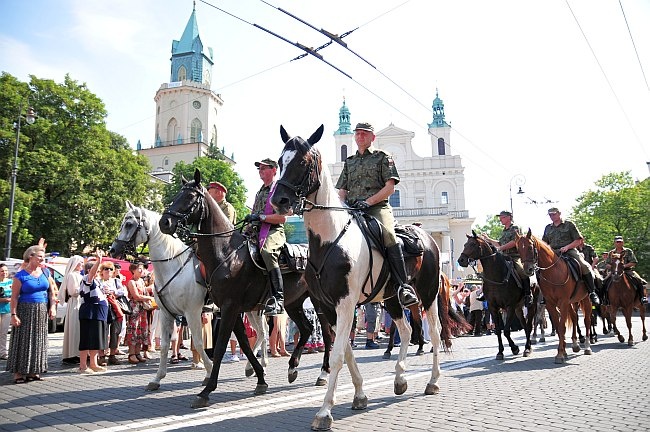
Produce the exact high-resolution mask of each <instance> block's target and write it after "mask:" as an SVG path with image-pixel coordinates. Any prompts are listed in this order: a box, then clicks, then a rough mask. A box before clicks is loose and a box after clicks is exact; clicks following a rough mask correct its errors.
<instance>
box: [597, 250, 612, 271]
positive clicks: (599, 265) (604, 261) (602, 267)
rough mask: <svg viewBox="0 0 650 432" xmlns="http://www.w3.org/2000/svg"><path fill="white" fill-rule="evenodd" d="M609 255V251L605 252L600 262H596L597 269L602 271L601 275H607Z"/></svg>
mask: <svg viewBox="0 0 650 432" xmlns="http://www.w3.org/2000/svg"><path fill="white" fill-rule="evenodd" d="M608 257H609V252H603V253H602V255H601V257H600V259H599V260H598V263H597V264H596V270H598V273H600V275H601V276H603V277H605V275H606V274H607V258H608Z"/></svg>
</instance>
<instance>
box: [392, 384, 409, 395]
mask: <svg viewBox="0 0 650 432" xmlns="http://www.w3.org/2000/svg"><path fill="white" fill-rule="evenodd" d="M408 386H409V385H408V383H407V382H406V381H404V382H403V383H395V385H394V388H393V390H394V391H395V394H396V395H401V394H404V392H405V391H406V389H407V388H408Z"/></svg>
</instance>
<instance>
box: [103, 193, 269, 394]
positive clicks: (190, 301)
mask: <svg viewBox="0 0 650 432" xmlns="http://www.w3.org/2000/svg"><path fill="white" fill-rule="evenodd" d="M126 208H127V212H126V214H125V215H124V218H123V219H122V225H121V226H120V232H119V233H118V235H117V238H116V239H115V241H114V242H113V244H112V245H111V249H110V251H109V254H110V255H111V256H112V257H114V258H122V257H124V256H125V255H126V254H132V255H135V254H136V248H137V247H138V245H141V244H148V245H149V258H151V262H152V264H153V268H154V274H155V275H156V288H157V289H156V290H155V293H154V295H155V297H156V302H157V304H158V305H159V309H160V310H159V312H158V313H160V320H161V321H160V328H161V334H160V345H161V350H160V365H159V366H158V373H157V374H156V376H155V378H154V379H153V380H152V381H151V382H149V384H148V385H147V390H158V389H159V388H160V381H161V380H162V379H163V378H165V376H166V375H167V356H168V353H169V339H170V335H171V333H172V331H173V328H174V320H175V319H176V317H177V316H179V315H182V316H184V317H185V318H186V319H187V323H188V326H189V328H190V331H191V333H192V341H193V343H194V347H195V348H196V350H197V351H198V352H199V354H200V355H201V359H202V360H203V363H204V365H205V370H206V377H205V380H204V381H203V385H205V384H207V381H208V379H209V378H210V373H211V371H212V361H211V360H210V357H208V355H207V354H206V353H205V350H204V349H203V338H202V337H201V327H202V324H201V310H202V309H203V305H204V303H205V298H206V295H207V289H206V287H205V286H204V285H203V284H201V283H199V282H197V278H201V276H200V274H199V275H197V274H196V269H195V268H196V265H197V262H196V260H197V258H196V255H195V254H194V251H193V249H192V248H191V247H188V246H187V245H185V243H183V242H182V241H181V240H180V239H178V238H177V237H172V236H168V235H165V234H163V233H162V232H161V231H160V228H159V227H158V223H159V221H160V217H161V216H160V214H158V213H156V212H154V211H151V210H146V209H144V208H141V207H137V206H134V205H133V204H131V202H129V201H127V202H126ZM248 318H249V321H250V323H251V326H252V327H253V328H255V330H256V331H257V334H259V335H267V334H268V326H267V325H266V320H264V319H262V317H261V316H260V315H259V314H255V313H251V314H248ZM260 348H261V349H262V366H264V367H266V365H267V364H268V356H267V355H266V340H265V338H264V337H263V336H262V337H258V338H257V342H256V344H255V347H254V348H253V352H257V350H258V349H260ZM245 370H246V376H251V375H252V374H253V367H252V365H251V363H250V362H247V364H246V368H245Z"/></svg>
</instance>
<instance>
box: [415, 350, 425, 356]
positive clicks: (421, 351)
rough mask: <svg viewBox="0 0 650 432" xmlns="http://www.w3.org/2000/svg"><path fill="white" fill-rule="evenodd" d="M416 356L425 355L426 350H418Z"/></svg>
mask: <svg viewBox="0 0 650 432" xmlns="http://www.w3.org/2000/svg"><path fill="white" fill-rule="evenodd" d="M415 355H416V356H421V355H424V350H423V349H418V350H417V351H416V352H415Z"/></svg>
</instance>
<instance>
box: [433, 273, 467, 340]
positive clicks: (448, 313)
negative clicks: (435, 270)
mask: <svg viewBox="0 0 650 432" xmlns="http://www.w3.org/2000/svg"><path fill="white" fill-rule="evenodd" d="M450 291H451V285H450V283H449V279H448V278H447V276H446V275H445V274H444V273H440V288H439V289H438V318H439V319H440V339H441V341H442V343H443V350H444V351H445V352H448V351H450V350H451V345H452V342H451V338H452V336H460V335H461V334H463V333H467V332H469V331H470V330H471V329H472V326H471V325H470V324H469V323H468V322H467V320H465V317H464V316H463V315H461V314H459V313H458V312H457V311H456V310H455V309H454V308H452V307H450V304H451V294H450Z"/></svg>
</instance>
